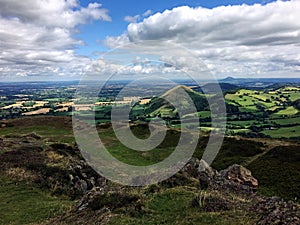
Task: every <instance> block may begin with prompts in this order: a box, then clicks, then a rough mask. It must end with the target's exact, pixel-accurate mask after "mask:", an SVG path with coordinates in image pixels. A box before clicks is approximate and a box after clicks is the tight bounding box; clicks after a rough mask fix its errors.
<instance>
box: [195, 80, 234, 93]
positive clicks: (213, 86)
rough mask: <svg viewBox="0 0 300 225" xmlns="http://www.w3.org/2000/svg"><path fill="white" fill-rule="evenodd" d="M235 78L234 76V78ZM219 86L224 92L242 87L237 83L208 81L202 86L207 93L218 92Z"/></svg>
mask: <svg viewBox="0 0 300 225" xmlns="http://www.w3.org/2000/svg"><path fill="white" fill-rule="evenodd" d="M232 79H233V78H232ZM218 86H219V87H220V88H221V90H222V92H223V93H225V92H228V91H236V90H238V89H239V88H240V87H239V86H238V85H235V84H231V83H219V84H217V83H207V84H205V85H203V86H202V87H201V89H202V90H205V92H206V93H208V94H209V93H212V94H214V93H216V92H217V91H218Z"/></svg>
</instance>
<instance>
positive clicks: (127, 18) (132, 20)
mask: <svg viewBox="0 0 300 225" xmlns="http://www.w3.org/2000/svg"><path fill="white" fill-rule="evenodd" d="M139 18H140V15H135V16H125V17H124V20H125V21H126V22H128V23H136V22H137V21H138V19H139Z"/></svg>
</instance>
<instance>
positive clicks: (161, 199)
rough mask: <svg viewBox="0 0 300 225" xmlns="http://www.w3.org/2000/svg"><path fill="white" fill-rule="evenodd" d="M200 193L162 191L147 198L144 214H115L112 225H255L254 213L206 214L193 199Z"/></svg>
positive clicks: (226, 212)
mask: <svg viewBox="0 0 300 225" xmlns="http://www.w3.org/2000/svg"><path fill="white" fill-rule="evenodd" d="M196 193H197V190H196V189H193V188H189V187H176V188H170V189H165V190H161V191H160V192H158V193H154V194H152V195H149V196H147V197H146V200H145V207H144V211H145V212H144V213H140V214H134V215H130V214H118V213H116V214H114V216H113V217H112V219H111V220H110V222H109V224H110V225H119V224H120V225H122V224H132V225H135V224H136V225H140V224H145V225H157V224H186V225H187V224H213V225H229V224H230V225H231V224H254V223H255V219H254V218H253V217H251V215H250V214H247V215H245V214H243V213H241V212H240V211H238V210H234V209H233V210H231V211H223V212H222V211H221V212H204V211H202V210H201V208H196V207H192V200H193V199H194V198H195V196H196Z"/></svg>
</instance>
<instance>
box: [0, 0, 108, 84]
mask: <svg viewBox="0 0 300 225" xmlns="http://www.w3.org/2000/svg"><path fill="white" fill-rule="evenodd" d="M93 20H105V21H110V20H111V18H110V17H109V15H108V12H107V10H106V9H103V8H101V4H98V3H90V4H89V5H88V6H87V7H81V6H80V4H79V2H78V1H77V0H27V1H19V0H1V1H0V71H1V77H2V78H3V79H14V77H15V76H21V77H26V76H37V77H39V76H52V75H60V76H67V75H68V76H70V75H73V76H74V75H75V74H78V75H80V73H82V72H83V71H82V69H83V68H84V67H86V64H87V63H89V61H90V60H89V59H88V58H84V57H80V56H78V55H76V54H75V52H74V47H75V46H76V45H83V44H84V43H83V42H82V41H80V40H76V39H74V38H73V34H74V33H76V32H77V30H76V29H77V26H78V25H80V24H85V23H88V22H90V21H93ZM49 79H52V78H49Z"/></svg>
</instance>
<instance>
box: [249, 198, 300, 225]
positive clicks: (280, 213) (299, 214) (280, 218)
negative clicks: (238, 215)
mask: <svg viewBox="0 0 300 225" xmlns="http://www.w3.org/2000/svg"><path fill="white" fill-rule="evenodd" d="M254 210H255V211H257V212H258V213H260V214H261V217H260V219H259V221H258V223H257V224H258V225H267V224H272V225H279V224H280V225H285V224H286V225H287V224H291V225H294V224H295V225H296V224H300V209H299V207H298V206H297V205H296V204H295V203H293V202H292V201H288V202H286V201H284V200H283V199H281V198H279V197H272V198H267V199H265V200H263V201H260V202H259V203H258V204H256V205H255V209H254Z"/></svg>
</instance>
